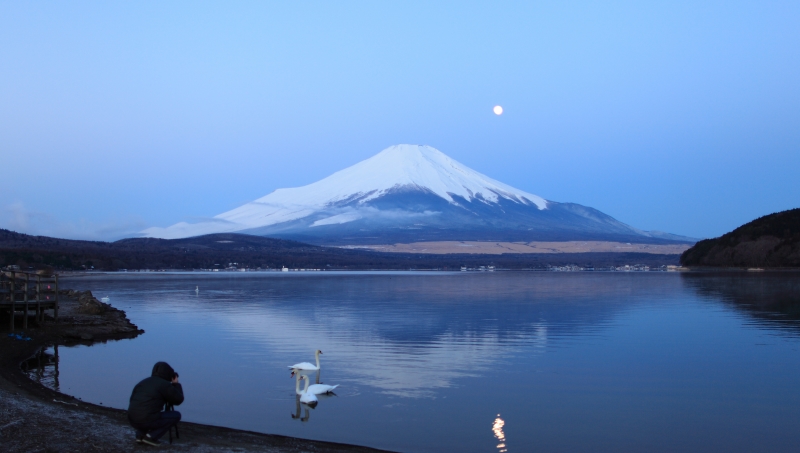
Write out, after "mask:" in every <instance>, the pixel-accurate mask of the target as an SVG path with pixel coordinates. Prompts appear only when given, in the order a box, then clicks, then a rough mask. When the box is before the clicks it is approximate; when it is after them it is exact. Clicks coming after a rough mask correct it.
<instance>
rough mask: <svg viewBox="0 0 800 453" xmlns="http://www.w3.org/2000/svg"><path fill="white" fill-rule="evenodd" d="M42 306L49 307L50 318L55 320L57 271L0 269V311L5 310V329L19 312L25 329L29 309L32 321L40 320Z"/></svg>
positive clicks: (45, 308)
mask: <svg viewBox="0 0 800 453" xmlns="http://www.w3.org/2000/svg"><path fill="white" fill-rule="evenodd" d="M46 310H53V319H55V320H56V321H58V275H55V274H53V275H42V274H38V273H31V272H21V271H16V270H3V271H0V312H8V313H9V324H8V325H9V331H12V332H13V331H14V320H15V317H16V316H19V315H22V328H23V329H27V328H28V318H29V317H30V314H31V312H32V311H33V312H34V315H35V319H36V321H37V322H38V323H39V324H41V323H43V322H44V314H45V311H46Z"/></svg>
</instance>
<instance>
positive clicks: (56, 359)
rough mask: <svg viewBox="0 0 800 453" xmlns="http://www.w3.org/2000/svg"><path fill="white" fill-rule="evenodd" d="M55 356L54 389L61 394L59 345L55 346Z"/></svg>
mask: <svg viewBox="0 0 800 453" xmlns="http://www.w3.org/2000/svg"><path fill="white" fill-rule="evenodd" d="M53 355H54V362H55V373H53V387H54V390H55V391H56V392H60V391H61V389H59V385H58V345H57V344H54V345H53Z"/></svg>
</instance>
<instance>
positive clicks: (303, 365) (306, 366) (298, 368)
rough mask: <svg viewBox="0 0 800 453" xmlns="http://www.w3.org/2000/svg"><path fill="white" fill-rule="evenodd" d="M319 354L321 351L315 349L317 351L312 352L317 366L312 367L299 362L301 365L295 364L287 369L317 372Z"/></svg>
mask: <svg viewBox="0 0 800 453" xmlns="http://www.w3.org/2000/svg"><path fill="white" fill-rule="evenodd" d="M320 354H322V351H320V350H319V349H317V351H316V352H314V357H315V358H316V359H317V366H314V365H313V364H311V363H308V362H301V363H295V364H294V365H292V366H290V367H289V368H291V369H293V370H304V371H317V370H319V369H320V366H319V355H320Z"/></svg>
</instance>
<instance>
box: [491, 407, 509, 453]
mask: <svg viewBox="0 0 800 453" xmlns="http://www.w3.org/2000/svg"><path fill="white" fill-rule="evenodd" d="M505 425H506V422H505V421H504V420H503V419H502V418H500V414H497V418H496V419H494V423H493V424H492V432H494V437H496V438H497V441H498V442H500V443H499V444H497V451H498V452H499V453H504V452H507V451H508V449H507V448H506V435H505V433H503V426H505Z"/></svg>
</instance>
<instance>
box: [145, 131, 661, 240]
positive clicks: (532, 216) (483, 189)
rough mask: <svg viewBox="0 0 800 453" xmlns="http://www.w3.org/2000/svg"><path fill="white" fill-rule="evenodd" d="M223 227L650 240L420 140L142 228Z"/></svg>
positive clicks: (298, 235) (360, 234)
mask: <svg viewBox="0 0 800 453" xmlns="http://www.w3.org/2000/svg"><path fill="white" fill-rule="evenodd" d="M221 232H242V233H250V234H260V235H269V236H276V237H286V238H293V239H300V240H306V241H310V242H316V243H328V244H334V243H342V241H344V242H346V243H375V242H376V241H378V242H380V241H392V242H404V241H407V240H408V241H419V240H426V239H425V238H430V239H431V240H467V239H469V240H481V239H486V240H500V239H501V238H504V239H503V240H535V239H548V240H570V239H601V238H605V237H608V238H612V236H613V239H617V240H619V239H625V238H628V239H630V238H650V239H652V240H657V239H655V238H651V237H650V236H649V235H648V233H646V232H643V231H640V230H637V229H635V228H632V227H630V226H628V225H625V224H624V223H621V222H619V221H617V220H615V219H613V218H612V217H609V216H607V215H605V214H603V213H601V212H600V211H597V210H595V209H592V208H587V207H584V206H580V205H576V204H570V203H556V202H551V201H547V200H545V199H543V198H542V197H539V196H537V195H533V194H530V193H527V192H524V191H521V190H519V189H516V188H514V187H511V186H509V185H507V184H503V183H501V182H499V181H496V180H494V179H492V178H489V177H487V176H485V175H483V174H481V173H478V172H477V171H475V170H472V169H470V168H468V167H466V166H465V165H462V164H460V163H459V162H457V161H455V160H453V159H451V158H450V157H448V156H446V155H445V154H444V153H442V152H440V151H438V150H436V149H434V148H432V147H430V146H418V145H396V146H392V147H389V148H387V149H385V150H383V151H381V152H380V153H378V154H376V155H375V156H373V157H371V158H369V159H366V160H364V161H362V162H359V163H357V164H355V165H353V166H351V167H349V168H346V169H344V170H341V171H338V172H336V173H334V174H332V175H331V176H329V177H327V178H324V179H322V180H320V181H317V182H315V183H313V184H309V185H307V186H303V187H297V188H291V189H278V190H275V191H274V192H272V193H270V194H269V195H266V196H264V197H262V198H259V199H257V200H255V201H252V202H250V203H247V204H245V205H243V206H240V207H238V208H236V209H233V210H231V211H228V212H225V213H222V214H219V215H217V216H216V217H214V218H213V219H211V220H209V221H205V222H200V223H195V224H189V223H185V222H182V223H178V224H176V225H172V226H170V227H167V228H158V227H153V228H149V229H147V230H145V231H143V232H142V233H143V235H145V236H148V237H160V238H166V239H174V238H182V237H190V236H197V235H201V234H209V233H221ZM510 238H514V239H510Z"/></svg>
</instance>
